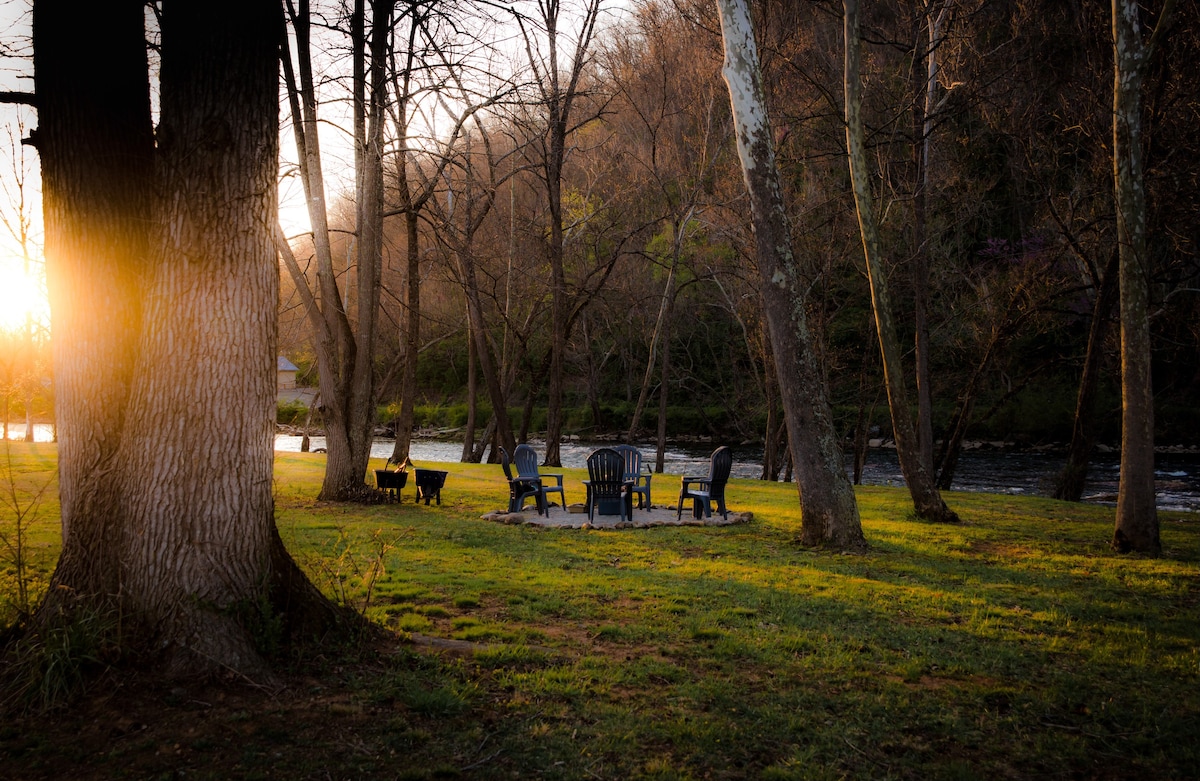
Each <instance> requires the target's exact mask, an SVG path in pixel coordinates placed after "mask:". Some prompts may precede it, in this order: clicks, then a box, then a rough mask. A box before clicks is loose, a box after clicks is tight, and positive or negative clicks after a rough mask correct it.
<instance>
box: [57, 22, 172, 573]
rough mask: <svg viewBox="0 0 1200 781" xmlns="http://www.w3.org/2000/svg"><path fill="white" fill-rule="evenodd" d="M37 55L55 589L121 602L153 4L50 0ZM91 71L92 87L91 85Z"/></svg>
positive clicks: (147, 174) (148, 210)
mask: <svg viewBox="0 0 1200 781" xmlns="http://www.w3.org/2000/svg"><path fill="white" fill-rule="evenodd" d="M33 45H34V84H35V89H36V91H37V96H38V127H37V129H36V130H35V131H34V134H33V138H34V140H35V142H36V144H37V147H38V152H39V155H40V157H41V167H42V209H43V221H44V225H45V236H46V239H45V249H44V252H45V255H46V277H47V286H48V288H49V294H50V307H51V313H52V318H51V332H52V335H53V336H52V344H53V350H54V353H53V355H54V358H53V360H54V383H55V389H54V396H55V418H56V420H57V423H58V431H59V440H58V472H59V497H60V501H61V507H62V535H63V548H62V556H61V558H60V560H59V564H58V569H57V570H56V571H55V574H54V582H55V583H56V584H61V585H67V586H69V587H70V588H72V589H76V590H77V591H79V592H80V593H81V594H115V593H118V592H119V590H120V580H121V575H120V573H121V562H120V559H121V550H120V545H119V544H118V542H117V540H119V539H120V536H121V527H122V519H121V517H120V516H119V514H118V512H117V508H118V507H119V506H120V492H119V491H118V489H117V485H116V483H115V481H113V480H111V479H108V476H110V475H112V474H113V473H114V470H116V469H117V466H118V464H117V450H118V447H119V446H120V443H121V435H122V426H123V423H124V421H125V419H126V407H127V404H128V397H129V391H130V386H131V385H132V383H133V370H134V363H135V361H136V358H137V344H136V336H137V334H139V333H140V332H141V329H142V303H143V296H142V290H141V287H140V286H141V282H142V278H143V277H144V276H145V275H146V274H147V273H148V267H147V258H148V257H149V256H150V244H151V230H152V225H153V223H152V222H151V221H150V220H147V215H151V214H153V213H154V209H153V200H152V196H153V192H154V180H153V176H154V136H153V128H152V125H151V119H150V93H149V87H148V81H149V71H148V65H147V61H146V47H145V35H144V32H143V17H142V3H141V2H140V0H123V1H122V2H113V3H106V4H104V5H103V6H102V5H101V4H98V3H77V4H75V7H74V8H72V9H71V12H70V13H64V12H63V9H62V8H61V6H60V4H57V3H51V2H49V0H38V2H35V3H34V5H33ZM80 62H87V63H90V66H89V67H90V72H91V76H92V78H89V79H86V80H85V79H82V78H80V72H79V63H80ZM50 593H51V595H54V594H55V593H58V592H56V591H54V590H51V592H50Z"/></svg>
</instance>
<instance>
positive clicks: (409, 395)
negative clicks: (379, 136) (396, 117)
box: [392, 154, 421, 463]
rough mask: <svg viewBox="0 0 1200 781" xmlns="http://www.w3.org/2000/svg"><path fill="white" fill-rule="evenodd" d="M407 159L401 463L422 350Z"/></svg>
mask: <svg viewBox="0 0 1200 781" xmlns="http://www.w3.org/2000/svg"><path fill="white" fill-rule="evenodd" d="M407 157H408V156H407V155H404V154H402V155H401V158H402V160H401V163H400V171H401V173H400V192H401V193H402V195H401V196H400V197H401V200H402V201H406V202H407V203H406V204H405V206H404V235H405V236H407V242H406V245H407V249H406V250H405V257H406V258H407V262H406V263H405V269H406V271H405V275H404V280H405V284H404V328H403V330H402V332H401V338H402V340H403V341H402V344H403V346H404V349H403V350H402V352H401V355H400V360H401V361H402V365H401V367H400V415H399V417H398V418H396V445H395V447H394V448H393V449H392V460H393V461H396V462H397V463H402V462H403V461H404V460H405V459H407V458H408V452H409V449H410V448H411V447H412V431H413V424H414V422H415V421H416V410H417V359H418V355H417V354H418V353H419V352H420V350H421V248H420V238H421V234H420V231H419V230H418V229H419V227H420V225H419V219H420V215H419V214H418V212H417V209H416V208H415V207H414V205H413V204H412V198H411V197H410V196H409V195H408V188H409V183H408V164H407V163H406V162H404V160H405V159H407Z"/></svg>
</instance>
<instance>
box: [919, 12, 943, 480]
mask: <svg viewBox="0 0 1200 781" xmlns="http://www.w3.org/2000/svg"><path fill="white" fill-rule="evenodd" d="M949 9H950V4H949V2H945V3H942V4H940V6H938V7H936V8H935V7H929V6H927V7H926V14H927V17H926V29H927V31H928V34H927V36H926V46H925V78H924V84H923V86H924V93H925V95H924V100H923V101H916V102H915V104H914V105H915V106H916V107H917V108H916V111H915V113H916V121H915V122H914V125H915V126H916V130H917V131H918V143H916V144H914V149H915V151H916V158H917V181H918V184H917V193H916V197H915V198H914V199H913V243H914V244H915V245H916V247H915V254H914V256H913V270H912V276H913V326H914V331H915V333H914V347H915V354H916V379H917V453H918V456H919V458H920V459H921V464H922V465H923V466H924V467H925V471H926V472H928V473H929V474H931V475H932V474H933V385H932V377H931V374H930V365H929V364H930V362H929V358H930V349H931V348H930V344H929V313H928V309H929V223H928V211H929V200H930V191H931V189H932V188H931V183H930V180H931V177H930V169H931V165H932V164H931V161H930V158H931V157H932V151H933V115H934V112H935V111H936V110H937V85H938V49H939V48H940V46H941V43H942V41H943V40H944V32H943V26H944V25H945V22H946V15H947V13H948V12H949Z"/></svg>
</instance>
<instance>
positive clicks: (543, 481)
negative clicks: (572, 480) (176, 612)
mask: <svg viewBox="0 0 1200 781" xmlns="http://www.w3.org/2000/svg"><path fill="white" fill-rule="evenodd" d="M513 464H514V465H515V466H516V467H517V478H518V479H519V480H521V481H523V482H526V483H534V484H536V485H537V489H538V504H539V506H540V507H541V508H542V509H545V511H546V513H547V514H549V512H550V502H549V501H548V499H547V495H548V494H552V493H555V492H557V493H558V495H559V497H560V498H561V499H562V506H563V507H564V508H565V507H566V506H567V495H566V493H564V492H563V476H562V475H560V474H548V475H544V474H541V473H540V472H538V457H537V452H536V451H535V450H534V449H533V448H532V447H530V446H529V445H517V448H516V450H514V451H513ZM549 480H554V481H556V484H555V485H547V482H548V481H549Z"/></svg>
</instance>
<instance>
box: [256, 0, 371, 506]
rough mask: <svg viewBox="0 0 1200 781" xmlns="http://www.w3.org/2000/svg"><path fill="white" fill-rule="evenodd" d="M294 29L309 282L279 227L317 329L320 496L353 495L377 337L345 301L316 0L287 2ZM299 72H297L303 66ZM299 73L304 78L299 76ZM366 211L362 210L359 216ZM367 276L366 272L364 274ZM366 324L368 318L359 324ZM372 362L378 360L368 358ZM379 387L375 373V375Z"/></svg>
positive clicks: (355, 25)
mask: <svg viewBox="0 0 1200 781" xmlns="http://www.w3.org/2000/svg"><path fill="white" fill-rule="evenodd" d="M288 9H289V15H290V17H291V26H292V31H293V32H294V34H295V40H296V55H297V64H298V68H297V69H295V70H294V69H293V64H292V57H291V53H290V50H289V43H288V37H287V36H284V37H283V45H282V57H281V59H282V64H283V73H284V78H285V81H286V86H287V90H286V91H287V97H288V102H289V106H290V110H291V115H292V128H293V132H294V134H295V139H296V148H297V150H298V152H299V169H300V179H301V182H302V183H303V185H304V194H305V201H306V203H307V205H308V215H309V221H310V222H311V224H312V238H313V248H314V251H315V254H316V260H317V271H316V280H315V283H313V286H312V287H310V282H309V280H308V278H307V277H306V276H305V274H304V272H303V271H302V270H301V268H300V265H299V263H298V262H297V260H296V258H295V256H294V254H293V252H292V249H291V247H290V246H289V245H288V244H287V242H286V240H285V239H284V236H283V232H282V231H277V236H276V246H277V248H278V250H279V253H280V254H281V255H282V257H283V260H284V266H285V267H286V268H287V270H288V273H289V274H290V275H291V277H292V280H293V282H295V285H296V290H297V292H298V293H299V295H300V297H301V300H302V301H303V303H304V306H305V312H306V314H307V315H308V320H309V323H310V324H311V325H312V327H313V331H314V335H313V347H314V349H315V351H316V354H317V370H318V378H319V386H320V393H321V399H322V405H323V408H322V411H321V412H322V414H321V417H322V421H323V423H324V426H325V447H326V460H325V478H324V480H323V482H322V484H321V492H320V494H319V496H320V498H322V499H325V500H346V499H351V498H355V497H358V496H362V495H363V492H364V491H365V490H366V468H367V461H368V459H369V456H370V447H371V427H372V425H373V417H372V416H371V415H370V414H368V415H367V417H366V418H365V419H364V414H363V410H364V409H367V410H368V413H369V412H370V411H371V410H370V405H369V404H368V405H364V404H363V400H364V399H366V398H370V397H371V396H372V395H373V387H372V388H363V387H362V386H361V385H356V383H361V382H362V381H363V380H364V378H366V377H367V376H368V375H367V374H365V373H364V372H363V367H361V366H360V363H362V360H363V359H362V356H360V354H359V353H358V345H359V343H360V342H362V343H370V342H372V341H373V335H356V333H355V330H354V326H353V325H352V324H351V321H350V318H349V315H348V312H347V310H346V302H345V300H344V299H343V296H342V291H341V288H340V287H339V284H338V274H337V269H336V268H335V265H334V261H333V249H332V245H331V244H330V231H329V218H328V211H327V208H326V202H325V183H324V175H323V172H322V165H321V148H320V139H319V135H318V126H319V122H318V116H317V97H316V84H315V79H314V74H313V67H312V41H311V19H310V8H309V0H299V3H298V10H296V9H294V8H293V6H292V4H291V3H290V2H289V3H288ZM364 14H365V7H364V3H363V2H362V1H361V0H359V2H356V3H355V5H354V9H353V12H352V14H351V27H352V32H353V34H352V39H353V49H354V57H355V58H356V59H358V60H363V59H364V58H365V56H366V54H365V47H366V41H365V18H364ZM297 70H298V74H297V72H296V71H297ZM355 71H356V74H357V76H358V81H357V86H356V89H355V105H356V108H357V109H358V112H359V113H362V111H363V110H364V106H365V105H366V97H365V84H364V83H363V82H364V81H365V79H366V75H365V74H366V69H365V68H364V67H362V66H361V63H360V66H359V67H356V68H355ZM297 76H298V78H297ZM355 132H356V153H357V154H358V155H359V160H358V161H357V163H356V164H358V163H362V162H364V161H365V159H366V158H365V157H363V156H362V155H363V152H364V150H365V147H366V138H365V134H366V132H367V131H366V124H365V120H361V121H356V122H355ZM362 182H363V172H362V171H361V170H358V171H356V187H361V184H362ZM359 216H361V212H360V215H359ZM359 281H360V283H361V281H362V274H361V273H360V274H359ZM360 325H361V324H360ZM365 362H366V364H367V366H370V364H371V361H370V360H369V359H366V360H365ZM372 385H373V378H372Z"/></svg>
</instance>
